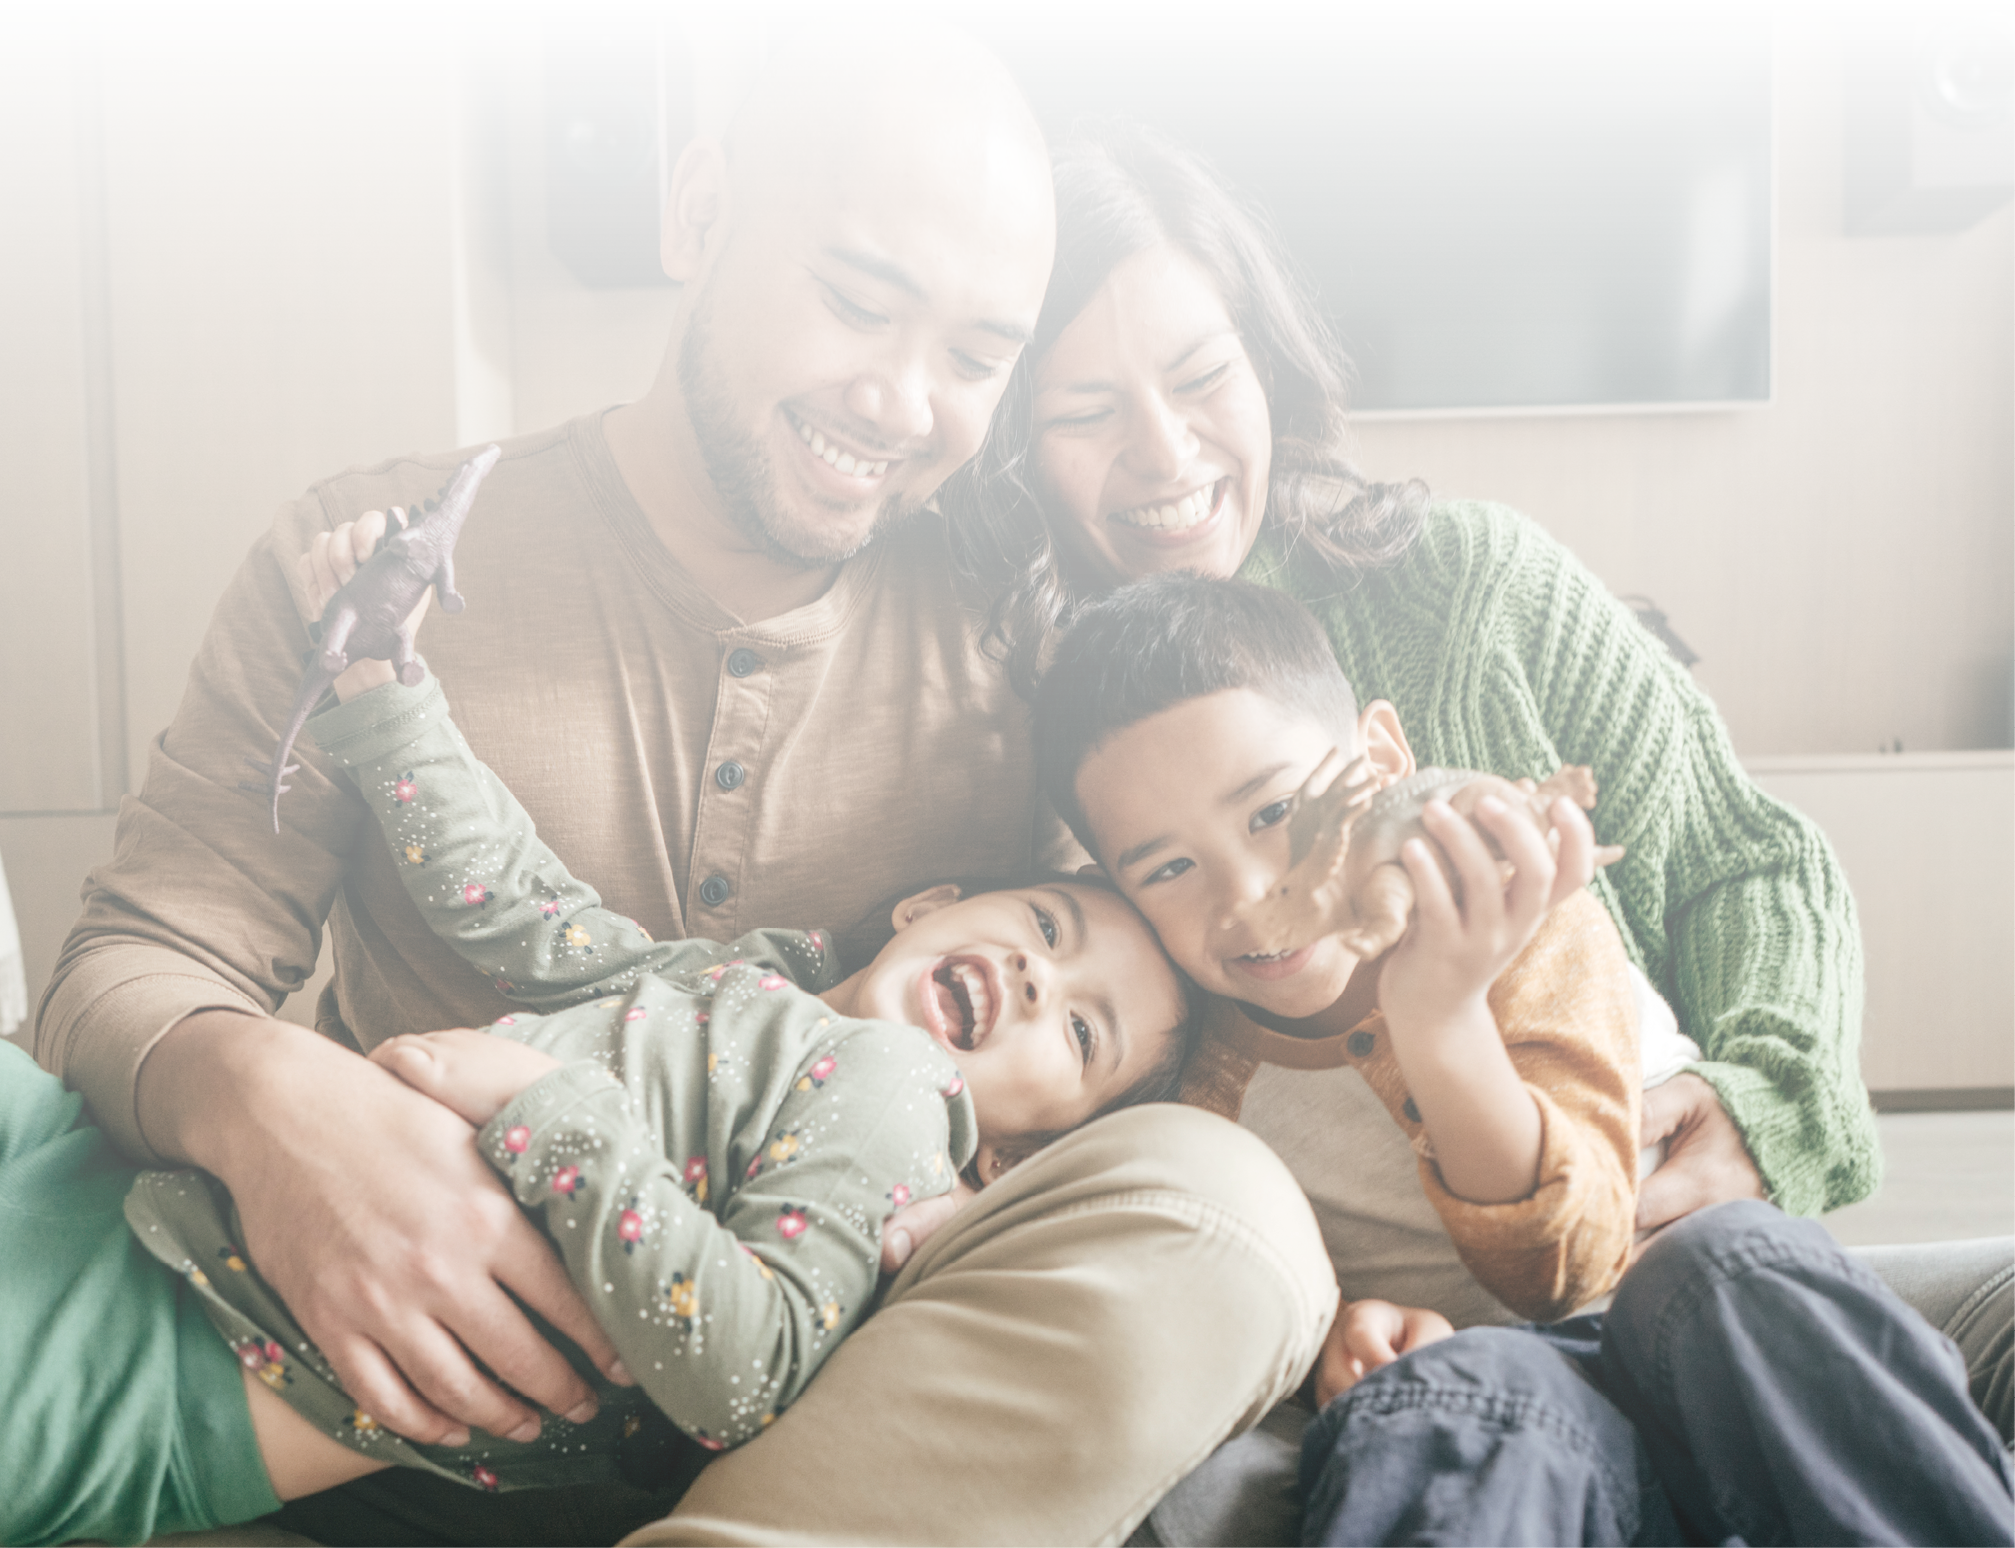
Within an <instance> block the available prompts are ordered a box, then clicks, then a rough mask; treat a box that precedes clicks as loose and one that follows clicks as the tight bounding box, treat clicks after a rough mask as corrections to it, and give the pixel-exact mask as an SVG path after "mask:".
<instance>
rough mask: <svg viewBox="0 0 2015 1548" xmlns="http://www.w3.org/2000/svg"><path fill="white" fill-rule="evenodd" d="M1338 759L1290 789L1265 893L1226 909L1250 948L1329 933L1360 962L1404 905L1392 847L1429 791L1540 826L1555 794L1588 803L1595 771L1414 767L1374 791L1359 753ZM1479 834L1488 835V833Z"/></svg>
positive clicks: (1611, 849)
mask: <svg viewBox="0 0 2015 1548" xmlns="http://www.w3.org/2000/svg"><path fill="white" fill-rule="evenodd" d="M1340 763H1342V756H1341V754H1339V753H1336V752H1331V753H1330V754H1329V756H1328V757H1326V758H1324V759H1323V761H1322V762H1321V763H1319V764H1317V765H1316V768H1315V772H1314V773H1312V774H1310V775H1309V777H1308V778H1307V780H1306V781H1304V782H1303V784H1302V787H1301V789H1300V790H1298V791H1296V792H1295V797H1294V807H1293V809H1292V810H1291V811H1290V812H1289V814H1288V818H1287V847H1288V869H1287V873H1286V874H1285V875H1284V876H1282V877H1281V879H1280V882H1279V884H1278V885H1277V886H1275V888H1274V889H1273V891H1271V892H1270V893H1268V894H1267V895H1266V896H1265V897H1264V898H1261V899H1260V900H1259V901H1258V902H1256V903H1253V904H1250V905H1248V906H1247V907H1246V908H1245V909H1243V910H1241V911H1240V913H1239V914H1238V915H1236V916H1234V917H1235V918H1236V920H1237V922H1238V923H1239V924H1242V925H1243V926H1245V928H1246V929H1247V930H1248V931H1249V932H1250V934H1251V938H1252V940H1253V943H1254V944H1253V948H1252V949H1253V950H1254V951H1255V952H1259V953H1273V952H1282V951H1292V950H1295V949H1297V948H1299V947H1301V946H1305V945H1307V944H1308V943H1309V942H1310V941H1313V940H1318V939H1320V938H1321V937H1322V936H1325V935H1330V934H1335V935H1336V936H1337V937H1338V938H1339V939H1340V940H1341V941H1342V942H1343V944H1344V946H1345V947H1346V948H1347V949H1348V950H1349V951H1350V952H1351V953H1352V954H1353V955H1355V956H1357V957H1359V958H1362V959H1364V960H1366V961H1369V960H1370V959H1372V958H1373V957H1377V956H1379V955H1381V954H1383V953H1384V952H1386V951H1387V950H1389V949H1390V948H1391V947H1392V946H1393V945H1395V944H1396V943H1397V942H1398V940H1399V938H1400V936H1402V935H1404V934H1405V933H1406V924H1407V920H1408V918H1409V917H1410V916H1411V915H1412V913H1413V879H1412V878H1411V877H1410V876H1408V875H1407V874H1406V868H1405V867H1404V866H1402V865H1401V864H1400V863H1399V850H1400V846H1401V845H1402V844H1404V843H1405V842H1406V841H1407V840H1408V839H1410V838H1416V837H1425V836H1426V830H1425V829H1424V828H1423V827H1422V826H1421V822H1420V812H1421V808H1422V807H1424V806H1426V805H1427V803H1428V802H1429V801H1432V800H1434V799H1436V798H1437V797H1439V798H1440V799H1442V800H1445V801H1447V802H1448V803H1449V805H1451V806H1453V807H1454V808H1455V810H1456V811H1457V812H1459V813H1461V814H1462V815H1463V816H1465V817H1467V816H1470V815H1471V814H1472V813H1473V812H1474V811H1475V809H1476V803H1477V802H1478V801H1480V800H1481V799H1482V798H1483V797H1484V796H1486V795H1494V796H1496V797H1497V798H1498V799H1499V800H1500V801H1502V802H1504V804H1505V805H1507V806H1509V807H1511V808H1512V809H1514V810H1516V809H1518V808H1519V807H1524V808H1526V809H1527V810H1529V811H1530V812H1531V813H1532V815H1533V817H1534V818H1535V819H1536V820H1537V821H1538V822H1539V824H1540V826H1541V827H1542V828H1546V827H1549V826H1550V823H1549V822H1548V819H1547V808H1549V807H1550V806H1552V804H1553V803H1554V802H1555V801H1556V800H1558V799H1559V798H1560V797H1561V796H1566V797H1567V798H1568V799H1569V800H1570V801H1572V802H1574V804H1575V805H1577V806H1579V807H1582V808H1583V809H1585V810H1593V809H1594V806H1595V775H1594V774H1593V773H1592V772H1591V771H1590V770H1589V769H1588V767H1587V766H1586V765H1584V764H1569V765H1567V766H1566V767H1564V768H1561V769H1559V770H1557V771H1556V772H1555V773H1554V774H1553V775H1552V776H1551V777H1549V778H1548V779H1546V780H1545V781H1543V782H1540V783H1537V784H1535V783H1534V782H1533V781H1532V780H1529V779H1521V780H1508V779H1500V778H1499V777H1498V776H1497V775H1495V774H1480V773H1478V772H1476V771H1475V770H1474V769H1420V770H1418V771H1416V772H1415V773H1413V774H1411V775H1409V776H1408V777H1407V778H1405V779H1403V780H1400V781H1399V782H1398V783H1397V784H1394V785H1389V786H1387V787H1386V788H1385V789H1383V790H1380V789H1379V788H1378V782H1377V780H1376V778H1375V777H1374V776H1373V775H1372V773H1371V771H1370V765H1369V764H1368V763H1366V761H1365V760H1364V759H1363V758H1357V759H1354V760H1353V761H1352V762H1351V763H1349V764H1348V765H1345V766H1344V767H1343V768H1342V769H1341V770H1340V771H1339V770H1338V767H1337V766H1338V765H1339V764H1340ZM1332 774H1333V775H1334V777H1331V775H1332ZM1325 780H1327V783H1326V784H1323V783H1322V782H1323V781H1325ZM1319 784H1321V785H1322V788H1321V789H1320V790H1319V791H1318V790H1317V788H1316V787H1317V786H1318V785H1319ZM1483 837H1484V840H1485V842H1486V843H1489V842H1490V839H1489V835H1488V834H1484V835H1483ZM1491 847H1492V848H1493V849H1495V847H1496V846H1495V845H1494V844H1493V845H1492V846H1491ZM1428 849H1429V851H1430V852H1431V853H1432V854H1434V855H1435V856H1436V858H1437V859H1438V860H1440V862H1441V869H1442V873H1443V874H1444V875H1445V876H1447V877H1448V880H1449V885H1450V886H1451V887H1452V888H1455V889H1456V892H1457V896H1458V897H1460V895H1461V893H1460V882H1459V881H1458V880H1457V878H1456V876H1455V874H1454V872H1453V870H1452V869H1451V868H1450V866H1449V864H1448V861H1447V859H1446V857H1444V856H1442V854H1441V849H1440V846H1439V845H1437V844H1435V843H1433V841H1432V840H1430V841H1429V843H1428ZM1622 858H1623V850H1622V848H1621V846H1619V845H1616V844H1604V845H1600V846H1598V847H1597V849H1596V851H1595V863H1596V864H1597V865H1599V866H1601V865H1609V864H1611V863H1612V862H1614V861H1617V860H1621V859H1622ZM1499 859H1500V860H1502V859H1503V857H1502V855H1500V856H1499Z"/></svg>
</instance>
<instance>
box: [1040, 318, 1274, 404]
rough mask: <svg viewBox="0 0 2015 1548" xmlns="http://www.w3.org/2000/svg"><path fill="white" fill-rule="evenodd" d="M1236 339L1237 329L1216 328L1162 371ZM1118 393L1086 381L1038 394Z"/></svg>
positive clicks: (1110, 386) (1175, 368)
mask: <svg viewBox="0 0 2015 1548" xmlns="http://www.w3.org/2000/svg"><path fill="white" fill-rule="evenodd" d="M1236 337H1238V330H1237V329H1236V328H1214V329H1212V330H1211V331H1210V332H1209V333H1206V334H1205V335H1204V336H1203V337H1202V338H1200V339H1198V340H1197V341H1196V342H1195V343H1193V344H1191V345H1190V346H1189V347H1188V348H1187V349H1185V350H1184V351H1183V352H1182V353H1181V354H1179V355H1177V356H1176V357H1175V358H1174V359H1173V360H1171V361H1170V362H1169V363H1168V364H1167V365H1165V366H1163V367H1162V369H1163V370H1164V371H1180V370H1181V369H1182V368H1183V363H1184V362H1185V361H1187V360H1188V359H1189V358H1190V356H1192V355H1194V354H1195V353H1196V352H1197V351H1198V350H1200V349H1202V348H1203V347H1204V346H1205V345H1206V344H1213V343H1215V342H1217V340H1219V339H1223V338H1236ZM1117 391H1119V387H1118V384H1117V383H1114V382H1108V381H1104V380H1086V381H1082V382H1059V383H1057V384H1056V385H1055V386H1053V387H1045V388H1043V389H1042V392H1041V393H1038V394H1037V396H1038V397H1040V396H1042V393H1050V392H1117Z"/></svg>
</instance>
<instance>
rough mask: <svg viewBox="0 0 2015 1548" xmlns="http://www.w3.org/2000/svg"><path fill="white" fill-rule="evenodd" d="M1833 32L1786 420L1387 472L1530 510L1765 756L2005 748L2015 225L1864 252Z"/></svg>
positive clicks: (1522, 441) (1661, 425)
mask: <svg viewBox="0 0 2015 1548" xmlns="http://www.w3.org/2000/svg"><path fill="white" fill-rule="evenodd" d="M1840 9H1841V11H1843V12H1844V11H1846V9H1847V8H1846V7H1841V8H1840ZM1828 14H1830V13H1813V12H1806V13H1803V14H1802V15H1800V16H1798V17H1795V18H1794V19H1792V20H1790V21H1787V22H1785V23H1783V24H1781V25H1780V29H1779V39H1778V51H1777V52H1778V61H1777V108H1776V111H1777V168H1778V185H1777V189H1778V192H1777V286H1776V294H1775V298H1774V299H1775V307H1776V341H1775V343H1776V348H1775V356H1776V359H1775V390H1774V395H1773V401H1772V402H1771V403H1770V405H1769V406H1768V407H1764V408H1755V409H1743V410H1738V411H1732V412H1726V413H1694V414H1646V415H1575V416H1560V417H1551V418H1534V417H1525V418H1516V419H1463V420H1424V421H1421V420H1416V421H1410V422H1409V421H1398V420H1392V421H1383V420H1382V421H1379V422H1376V423H1368V424H1365V425H1363V426H1362V429H1361V445H1362V450H1363V460H1364V463H1365V465H1366V467H1367V469H1368V471H1370V472H1372V473H1373V474H1375V475H1376V476H1379V477H1399V476H1403V475H1406V474H1417V475H1419V476H1421V477H1424V478H1426V479H1427V480H1428V481H1429V482H1430V484H1431V485H1432V487H1433V488H1434V489H1435V490H1436V491H1437V492H1438V493H1443V494H1449V495H1471V496H1480V497H1486V498H1490V499H1496V500H1503V501H1507V502H1509V503H1511V504H1514V505H1517V506H1519V507H1521V508H1522V509H1523V510H1525V511H1526V512H1527V513H1528V514H1530V515H1532V516H1534V517H1536V518H1538V519H1539V520H1540V521H1541V522H1542V523H1544V524H1545V525H1546V526H1547V527H1548V528H1549V529H1550V530H1551V531H1552V532H1553V533H1554V534H1555V535H1556V536H1558V537H1560V538H1561V539H1562V540H1563V541H1565V542H1566V543H1567V544H1568V545H1569V546H1570V547H1572V548H1573V549H1574V550H1575V552H1577V553H1578V554H1580V555H1581V557H1582V558H1583V559H1585V560H1586V561H1587V562H1588V564H1589V565H1590V566H1591V567H1592V568H1593V569H1594V570H1595V572H1596V574H1598V575H1600V576H1601V577H1602V579H1603V580H1604V581H1606V582H1608V584H1609V586H1610V587H1611V589H1612V590H1615V591H1617V592H1619V593H1632V592H1641V593H1644V594H1646V595H1649V596H1651V597H1653V598H1655V599H1656V600H1657V601H1658V602H1659V603H1660V604H1661V606H1662V607H1663V608H1664V609H1665V611H1666V613H1667V614H1668V616H1669V617H1670V618H1671V620H1672V623H1673V626H1674V627H1675V628H1676V629H1677V631H1678V632H1679V634H1680V635H1681V636H1682V637H1683V638H1684V639H1685V640H1686V641H1687V642H1688V643H1689V644H1691V645H1692V646H1693V648H1694V649H1695V650H1697V651H1698V652H1699V653H1700V655H1701V657H1702V660H1701V662H1700V664H1699V666H1698V667H1697V668H1696V669H1695V672H1696V675H1697V677H1698V678H1699V680H1700V681H1701V682H1702V683H1703V684H1704V685H1705V686H1706V687H1707V688H1708V690H1709V691H1710V692H1711V693H1712V694H1713V695H1714V698H1715V701H1716V702H1717V703H1718V704H1719V705H1720V707H1721V711H1722V713H1723V714H1724V715H1725V716H1726V717H1727V720H1728V724H1729V727H1730V729H1731V730H1732V731H1733V733H1734V737H1735V745H1736V746H1737V748H1738V749H1740V750H1741V751H1742V752H1743V753H1744V754H1764V753H1836V752H1837V753H1848V752H1874V751H1875V750H1876V749H1877V748H1878V747H1881V746H1884V745H1886V744H1887V743H1888V742H1889V741H1890V740H1891V739H1892V738H1900V739H1901V740H1902V743H1903V745H1904V747H1906V748H1907V749H1910V750H1913V751H1933V750H1950V749H1961V748H1970V747H1996V746H1999V747H2005V746H2008V745H2009V744H2010V731H2011V725H2010V720H2011V713H2015V711H2012V710H2011V694H2015V680H2011V639H2015V313H2011V298H2015V246H2011V231H2015V222H2011V218H2010V216H2011V211H2010V209H2009V208H2008V207H2006V206H2004V207H2003V208H2002V209H2001V210H2000V211H1999V212H1998V213H1996V214H1994V215H1992V216H1990V217H1989V218H1988V219H1987V220H1985V221H1983V222H1982V223H1981V224H1979V225H1977V226H1975V227H1973V228H1972V229H1971V230H1967V231H1960V232H1954V233H1951V234H1948V235H1937V236H1910V237H1857V238H1850V237H1846V236H1843V235H1842V234H1841V215H1840V190H1841V140H1842V119H1843V102H1842V75H1843V70H1842V64H1843V59H1842V54H1843V45H1844V41H1845V40H1844V30H1845V29H1844V27H1842V26H1838V25H1831V24H1829V23H1828V22H1827V21H1826V20H1825V17H1826V16H1827V15H1828Z"/></svg>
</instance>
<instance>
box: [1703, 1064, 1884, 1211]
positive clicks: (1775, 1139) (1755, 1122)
mask: <svg viewBox="0 0 2015 1548" xmlns="http://www.w3.org/2000/svg"><path fill="white" fill-rule="evenodd" d="M1687 1071H1688V1073H1690V1074H1694V1075H1698V1076H1699V1077H1700V1078H1701V1079H1702V1080H1704V1081H1706V1082H1707V1083H1708V1084H1709V1085H1710V1086H1712V1087H1713V1088H1714V1091H1715V1094H1716V1095H1717V1096H1719V1097H1720V1098H1721V1106H1722V1108H1723V1109H1724V1110H1725V1111H1726V1112H1727V1114H1728V1116H1729V1117H1730V1118H1731V1119H1732V1120H1734V1123H1735V1127H1736V1128H1737V1129H1738V1130H1740V1131H1741V1134H1742V1141H1743V1143H1744V1144H1745V1145H1747V1146H1748V1147H1749V1157H1750V1159H1751V1160H1752V1161H1754V1162H1755V1163H1756V1170H1757V1172H1758V1173H1759V1174H1760V1175H1761V1176H1762V1178H1763V1186H1764V1189H1765V1190H1766V1192H1767V1193H1768V1194H1769V1197H1770V1201H1771V1202H1772V1203H1773V1204H1775V1205H1777V1207H1778V1208H1779V1209H1782V1210H1783V1211H1784V1212H1785V1213H1786V1214H1789V1215H1817V1214H1819V1213H1820V1212H1821V1211H1823V1210H1825V1209H1827V1208H1829V1207H1830V1206H1829V1201H1828V1195H1829V1192H1830V1191H1831V1189H1830V1187H1829V1182H1830V1179H1829V1178H1828V1176H1827V1170H1828V1165H1829V1160H1831V1161H1833V1162H1834V1163H1836V1164H1837V1162H1838V1161H1839V1159H1840V1158H1839V1157H1837V1156H1832V1157H1829V1153H1828V1151H1827V1149H1826V1148H1825V1147H1822V1146H1820V1145H1818V1144H1816V1143H1815V1141H1814V1138H1813V1135H1812V1134H1811V1132H1810V1130H1809V1128H1808V1120H1809V1118H1810V1114H1809V1113H1808V1112H1806V1111H1805V1110H1804V1108H1803V1107H1802V1106H1801V1104H1800V1103H1798V1102H1797V1101H1795V1100H1793V1099H1792V1098H1791V1097H1788V1096H1786V1095H1785V1094H1784V1092H1782V1091H1781V1090H1779V1089H1778V1088H1777V1086H1776V1085H1775V1084H1773V1083H1772V1081H1771V1079H1770V1077H1769V1076H1768V1075H1767V1074H1765V1073H1764V1072H1763V1071H1761V1070H1757V1069H1752V1068H1751V1067H1750V1066H1748V1065H1746V1064H1716V1063H1700V1064H1690V1065H1688V1066H1687ZM1842 1138H1845V1136H1842ZM1853 1162H1859V1163H1861V1164H1862V1165H1866V1166H1870V1167H1875V1168H1878V1169H1879V1166H1880V1162H1879V1159H1878V1158H1876V1157H1874V1156H1868V1157H1859V1156H1857V1157H1854V1158H1851V1160H1850V1165H1851V1164H1852V1163H1853ZM1871 1187H1872V1184H1871Z"/></svg>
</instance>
